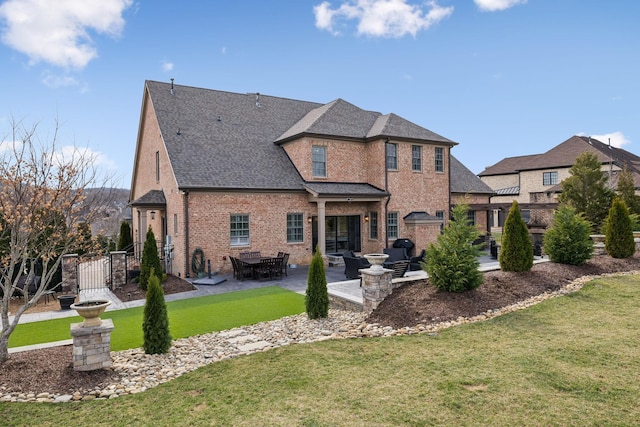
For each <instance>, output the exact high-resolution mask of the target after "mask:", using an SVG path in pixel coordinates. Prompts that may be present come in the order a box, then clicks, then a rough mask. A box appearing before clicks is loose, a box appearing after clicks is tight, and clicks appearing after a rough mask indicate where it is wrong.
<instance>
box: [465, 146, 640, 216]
mask: <svg viewBox="0 0 640 427" xmlns="http://www.w3.org/2000/svg"><path fill="white" fill-rule="evenodd" d="M585 151H588V152H591V153H593V154H595V155H596V156H597V157H598V159H599V160H600V161H601V162H602V170H603V171H605V172H607V174H608V175H609V183H610V185H611V187H612V188H614V189H615V188H617V182H618V176H619V173H620V171H621V170H622V169H623V168H624V167H626V168H627V169H628V170H629V171H630V172H631V173H632V174H633V178H634V181H635V183H636V188H640V157H638V156H636V155H635V154H632V153H630V152H628V151H626V150H623V149H621V148H616V147H612V146H610V145H609V144H604V143H603V142H601V141H598V140H596V139H594V138H591V137H588V136H575V135H574V136H572V137H571V138H569V139H567V140H566V141H564V142H562V143H560V144H558V145H556V146H555V147H553V148H551V149H550V150H549V151H547V152H545V153H542V154H533V155H527V156H518V157H507V158H505V159H502V160H501V161H499V162H498V163H496V164H494V165H493V166H489V167H487V168H486V169H485V170H484V171H482V172H481V173H480V174H479V175H478V176H479V177H480V179H481V180H482V181H483V182H484V183H486V184H487V185H488V186H489V187H491V188H492V189H493V190H495V193H496V194H495V195H494V196H493V197H492V198H491V205H492V208H493V215H492V216H493V218H492V220H491V226H492V227H494V228H499V227H502V225H503V222H504V220H505V219H506V214H507V213H508V209H509V208H510V207H511V203H512V202H513V200H517V201H518V204H519V205H520V208H521V210H522V213H523V218H524V219H525V220H527V221H528V222H529V225H530V226H531V227H539V228H546V227H547V226H548V225H549V223H550V220H551V218H552V216H553V211H554V209H555V208H556V207H557V206H558V194H559V193H560V191H561V189H562V186H561V182H562V181H563V180H564V179H566V178H568V177H570V176H571V175H570V174H569V169H570V168H571V166H573V164H574V163H575V161H576V158H577V157H578V156H579V155H580V154H582V153H583V152H585Z"/></svg>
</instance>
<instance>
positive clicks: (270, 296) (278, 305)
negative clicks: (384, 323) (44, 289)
mask: <svg viewBox="0 0 640 427" xmlns="http://www.w3.org/2000/svg"><path fill="white" fill-rule="evenodd" d="M143 311H144V307H136V308H129V309H125V310H114V311H107V312H105V313H104V314H103V315H102V316H101V318H103V319H106V318H109V319H112V320H113V325H114V330H113V332H112V334H111V350H113V351H119V350H126V349H129V348H136V347H141V346H142V313H143ZM167 311H168V313H169V327H170V330H171V336H172V337H173V338H174V339H176V338H184V337H189V336H193V335H199V334H204V333H207V332H212V331H221V330H225V329H231V328H234V327H236V326H242V325H250V324H254V323H258V322H262V321H267V320H273V319H279V318H281V317H284V316H290V315H292V314H298V313H302V312H304V296H303V295H300V294H297V293H295V292H291V291H288V290H286V289H282V288H280V287H277V286H268V287H264V288H258V289H251V290H246V291H238V292H230V293H226V294H220V295H211V296H206V297H200V298H189V299H184V300H179V301H172V302H168V303H167ZM81 321H82V318H81V317H67V318H63V319H55V320H46V321H42V322H34V323H24V324H20V325H18V327H17V328H16V330H15V332H14V333H13V334H12V335H11V337H10V339H9V347H20V346H24V345H31V344H39V343H46V342H51V341H60V340H66V339H69V338H71V335H70V333H69V327H70V326H69V325H71V323H76V322H81Z"/></svg>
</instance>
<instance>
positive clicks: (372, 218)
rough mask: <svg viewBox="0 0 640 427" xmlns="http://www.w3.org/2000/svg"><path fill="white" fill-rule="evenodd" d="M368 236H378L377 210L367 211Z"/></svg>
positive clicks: (371, 237) (373, 237) (374, 237)
mask: <svg viewBox="0 0 640 427" xmlns="http://www.w3.org/2000/svg"><path fill="white" fill-rule="evenodd" d="M369 238H370V239H377V238H378V212H375V211H371V212H369Z"/></svg>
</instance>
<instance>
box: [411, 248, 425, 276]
mask: <svg viewBox="0 0 640 427" xmlns="http://www.w3.org/2000/svg"><path fill="white" fill-rule="evenodd" d="M426 255H427V251H426V250H425V249H423V250H422V252H420V255H416V256H413V257H411V259H410V262H411V263H410V265H409V271H420V270H422V265H420V263H421V262H423V261H425V259H424V257H425V256H426Z"/></svg>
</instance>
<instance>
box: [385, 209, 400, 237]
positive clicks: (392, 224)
mask: <svg viewBox="0 0 640 427" xmlns="http://www.w3.org/2000/svg"><path fill="white" fill-rule="evenodd" d="M397 238H398V212H387V239H397Z"/></svg>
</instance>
